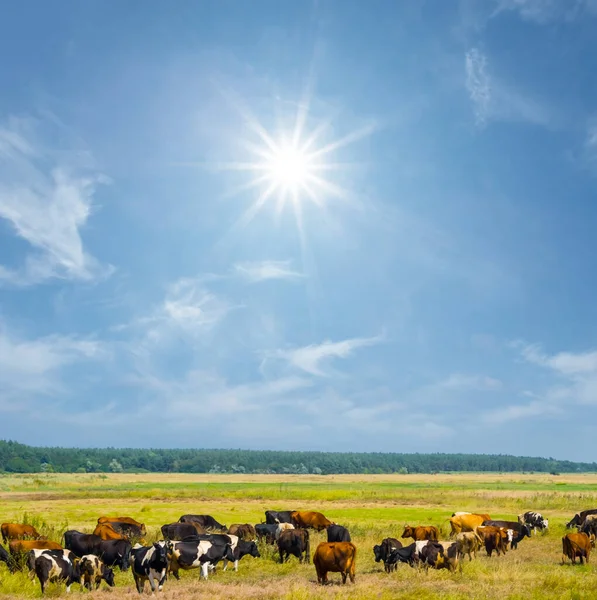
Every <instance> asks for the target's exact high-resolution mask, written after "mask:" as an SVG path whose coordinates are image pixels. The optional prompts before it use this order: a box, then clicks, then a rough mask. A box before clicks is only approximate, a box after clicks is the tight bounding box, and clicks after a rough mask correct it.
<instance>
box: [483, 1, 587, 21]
mask: <svg viewBox="0 0 597 600" xmlns="http://www.w3.org/2000/svg"><path fill="white" fill-rule="evenodd" d="M504 12H517V13H518V14H519V15H520V17H521V18H522V19H523V20H525V21H530V22H533V23H537V24H538V25H546V24H547V23H551V22H553V21H561V20H564V21H571V20H573V19H575V18H577V17H581V16H583V15H586V14H589V15H590V14H595V13H597V3H596V2H595V0H574V1H573V2H566V1H565V0H497V7H496V8H495V10H494V11H493V14H492V17H495V16H497V15H499V14H501V13H504Z"/></svg>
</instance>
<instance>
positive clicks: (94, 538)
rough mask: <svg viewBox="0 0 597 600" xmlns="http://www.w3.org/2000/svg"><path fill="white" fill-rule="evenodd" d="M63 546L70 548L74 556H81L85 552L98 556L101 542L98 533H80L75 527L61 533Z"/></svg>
mask: <svg viewBox="0 0 597 600" xmlns="http://www.w3.org/2000/svg"><path fill="white" fill-rule="evenodd" d="M62 539H63V540H64V547H65V548H68V549H69V550H71V551H72V552H73V553H74V554H75V556H78V557H79V558H82V557H83V556H85V555H86V554H95V555H96V556H98V552H99V547H100V544H101V543H102V542H103V540H102V538H101V537H99V535H93V533H81V532H80V531H76V530H75V529H69V530H68V531H65V532H64V533H63V534H62Z"/></svg>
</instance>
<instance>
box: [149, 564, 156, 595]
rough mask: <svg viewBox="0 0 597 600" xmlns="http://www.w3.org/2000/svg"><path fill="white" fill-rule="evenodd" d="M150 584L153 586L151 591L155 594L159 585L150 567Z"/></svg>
mask: <svg viewBox="0 0 597 600" xmlns="http://www.w3.org/2000/svg"><path fill="white" fill-rule="evenodd" d="M149 586H150V587H151V593H152V594H155V589H156V587H157V586H156V582H155V579H154V577H153V571H152V570H151V569H149Z"/></svg>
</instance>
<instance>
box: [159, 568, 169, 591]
mask: <svg viewBox="0 0 597 600" xmlns="http://www.w3.org/2000/svg"><path fill="white" fill-rule="evenodd" d="M167 578H168V569H164V570H163V571H162V576H161V577H160V579H159V581H158V590H159V591H160V592H161V591H162V589H163V588H164V582H165V581H166V579H167Z"/></svg>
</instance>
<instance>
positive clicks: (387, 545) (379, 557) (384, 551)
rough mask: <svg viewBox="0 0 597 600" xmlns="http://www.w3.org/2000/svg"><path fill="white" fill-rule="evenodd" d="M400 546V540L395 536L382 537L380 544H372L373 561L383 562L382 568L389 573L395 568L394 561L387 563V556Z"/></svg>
mask: <svg viewBox="0 0 597 600" xmlns="http://www.w3.org/2000/svg"><path fill="white" fill-rule="evenodd" d="M398 548H402V542H400V541H399V540H397V539H396V538H384V539H383V540H382V541H381V544H376V545H375V546H373V554H374V555H375V562H380V561H381V562H383V564H384V570H385V572H386V573H391V572H392V571H394V570H395V569H396V563H393V564H391V565H390V564H388V562H387V561H388V558H389V557H390V554H391V552H392V550H397V549H398Z"/></svg>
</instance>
